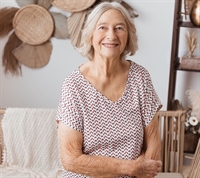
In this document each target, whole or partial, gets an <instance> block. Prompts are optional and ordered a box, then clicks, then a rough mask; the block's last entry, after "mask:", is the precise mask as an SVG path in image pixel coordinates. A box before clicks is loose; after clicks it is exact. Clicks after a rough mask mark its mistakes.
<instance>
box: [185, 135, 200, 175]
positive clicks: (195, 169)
mask: <svg viewBox="0 0 200 178" xmlns="http://www.w3.org/2000/svg"><path fill="white" fill-rule="evenodd" d="M199 177H200V139H199V142H198V145H197V148H196V150H195V153H194V157H193V159H192V164H191V167H190V171H189V174H188V177H187V178H199Z"/></svg>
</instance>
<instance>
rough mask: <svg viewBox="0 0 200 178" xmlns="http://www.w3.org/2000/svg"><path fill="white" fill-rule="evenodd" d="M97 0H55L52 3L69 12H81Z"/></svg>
mask: <svg viewBox="0 0 200 178" xmlns="http://www.w3.org/2000/svg"><path fill="white" fill-rule="evenodd" d="M94 2H95V0H53V2H52V5H54V6H56V7H57V8H59V9H62V10H65V11H69V12H79V11H82V10H85V9H87V8H89V7H90V6H92V5H93V4H94Z"/></svg>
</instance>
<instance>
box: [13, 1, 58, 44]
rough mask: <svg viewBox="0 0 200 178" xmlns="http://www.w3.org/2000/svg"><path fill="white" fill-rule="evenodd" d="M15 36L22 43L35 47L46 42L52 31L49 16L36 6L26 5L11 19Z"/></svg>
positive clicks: (43, 9)
mask: <svg viewBox="0 0 200 178" xmlns="http://www.w3.org/2000/svg"><path fill="white" fill-rule="evenodd" d="M13 27H14V30H15V33H16V35H17V36H18V38H20V39H21V40H22V41H23V42H25V43H28V44H31V45H37V44H42V43H44V42H45V41H47V40H48V39H49V38H50V37H51V35H52V33H53V30H54V22H53V18H52V16H51V14H50V13H49V12H48V11H47V10H46V9H45V8H43V7H41V6H38V5H33V4H32V5H28V6H25V7H23V8H21V9H20V10H19V11H18V12H17V13H16V14H15V17H14V19H13Z"/></svg>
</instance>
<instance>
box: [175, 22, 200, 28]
mask: <svg viewBox="0 0 200 178" xmlns="http://www.w3.org/2000/svg"><path fill="white" fill-rule="evenodd" d="M179 26H180V27H186V28H200V27H199V26H194V25H193V24H192V23H191V22H183V21H179Z"/></svg>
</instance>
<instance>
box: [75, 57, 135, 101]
mask: <svg viewBox="0 0 200 178" xmlns="http://www.w3.org/2000/svg"><path fill="white" fill-rule="evenodd" d="M127 61H130V66H129V71H128V75H127V79H126V85H125V88H124V91H123V93H122V94H121V96H120V97H119V98H118V99H117V100H116V101H113V100H111V99H109V98H108V97H106V96H105V95H104V94H102V93H101V92H100V91H99V90H98V89H97V88H95V87H94V86H93V85H92V84H91V83H90V81H89V80H88V79H87V78H85V76H84V75H83V74H82V73H81V71H80V66H79V67H78V69H77V70H78V73H79V75H80V76H81V77H82V79H83V80H84V81H85V82H86V83H87V85H88V86H89V87H90V88H92V89H93V90H95V91H96V93H97V94H98V95H100V96H101V97H103V98H104V99H105V100H107V101H109V102H110V103H111V104H117V103H119V102H120V101H121V100H122V99H123V97H124V95H125V94H126V92H127V90H128V86H129V78H130V71H131V67H132V61H131V60H127Z"/></svg>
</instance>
